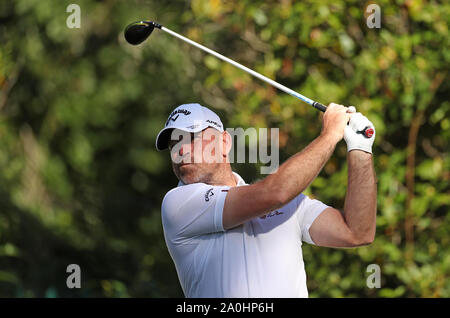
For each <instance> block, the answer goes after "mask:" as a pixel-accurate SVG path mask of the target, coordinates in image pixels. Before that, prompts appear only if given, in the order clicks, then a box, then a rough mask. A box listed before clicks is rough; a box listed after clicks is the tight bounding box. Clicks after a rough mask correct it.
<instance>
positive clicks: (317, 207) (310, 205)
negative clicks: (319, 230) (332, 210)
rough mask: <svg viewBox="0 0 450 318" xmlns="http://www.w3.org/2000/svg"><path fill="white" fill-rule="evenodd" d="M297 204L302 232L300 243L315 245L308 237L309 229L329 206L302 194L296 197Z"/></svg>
mask: <svg viewBox="0 0 450 318" xmlns="http://www.w3.org/2000/svg"><path fill="white" fill-rule="evenodd" d="M297 204H298V206H297V217H298V220H299V225H300V229H301V232H302V241H304V242H306V243H309V244H312V245H316V244H315V243H314V241H313V240H312V238H311V236H310V235H309V228H310V227H311V225H312V224H313V222H314V220H315V219H316V218H317V217H318V216H319V215H320V213H322V212H323V210H325V209H326V208H329V206H328V205H326V204H324V203H322V202H320V201H319V200H315V199H310V198H309V197H308V196H306V195H304V194H300V195H299V196H298V197H297Z"/></svg>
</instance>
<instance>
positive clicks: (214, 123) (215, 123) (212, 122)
mask: <svg viewBox="0 0 450 318" xmlns="http://www.w3.org/2000/svg"><path fill="white" fill-rule="evenodd" d="M206 122H207V123H210V124H213V125H214V126H216V127H219V128H222V125H220V124H218V123H217V122H215V121H213V120H209V119H207V120H206Z"/></svg>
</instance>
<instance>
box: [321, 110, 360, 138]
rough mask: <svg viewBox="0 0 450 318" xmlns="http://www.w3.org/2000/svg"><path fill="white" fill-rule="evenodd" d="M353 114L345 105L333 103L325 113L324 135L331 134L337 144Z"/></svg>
mask: <svg viewBox="0 0 450 318" xmlns="http://www.w3.org/2000/svg"><path fill="white" fill-rule="evenodd" d="M352 115H354V114H352V113H351V112H350V111H349V109H348V108H347V107H345V106H342V105H338V104H334V103H331V104H330V105H328V107H327V110H326V111H325V114H324V115H323V124H322V132H321V135H322V136H329V137H331V140H332V141H333V142H334V144H337V143H338V142H339V141H340V140H341V139H342V137H343V136H344V129H345V127H346V126H347V123H348V122H349V120H350V118H351V116H352Z"/></svg>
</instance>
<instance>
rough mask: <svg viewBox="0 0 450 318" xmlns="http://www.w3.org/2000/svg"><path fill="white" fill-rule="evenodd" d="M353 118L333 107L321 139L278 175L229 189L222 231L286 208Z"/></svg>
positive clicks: (324, 161)
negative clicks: (283, 207)
mask: <svg viewBox="0 0 450 318" xmlns="http://www.w3.org/2000/svg"><path fill="white" fill-rule="evenodd" d="M350 116H351V114H349V113H347V108H346V107H344V106H341V105H337V104H330V105H329V106H328V108H327V111H326V112H325V114H324V117H323V128H322V132H321V134H320V136H319V137H317V138H316V139H315V140H314V141H313V142H312V143H311V144H309V145H308V146H307V147H306V148H305V149H304V150H303V151H301V152H300V153H297V154H296V155H294V156H292V157H291V158H289V160H287V161H286V162H285V163H283V164H282V165H281V166H280V167H279V168H278V170H277V172H275V173H273V174H271V175H269V176H267V177H266V178H264V179H263V180H261V181H259V182H256V183H254V184H251V185H249V186H244V187H232V188H230V190H229V192H228V195H227V197H226V199H225V204H224V208H223V227H224V228H225V229H230V228H233V227H235V226H237V225H240V224H242V223H244V222H247V221H249V220H251V219H253V218H256V217H258V216H262V215H264V214H267V213H268V212H270V211H273V210H275V209H278V208H280V207H282V206H283V205H285V204H287V203H288V202H289V201H291V200H292V199H293V198H295V197H296V196H297V195H299V194H300V193H301V192H303V191H304V190H305V189H306V188H307V187H308V186H309V184H310V183H311V182H312V181H313V180H314V179H315V178H316V176H317V175H318V174H319V172H320V170H321V169H322V168H323V166H324V165H325V163H326V162H327V161H328V159H329V158H330V156H331V154H332V153H333V151H334V148H335V146H336V144H337V143H338V142H339V141H340V140H341V139H342V137H343V135H344V128H345V126H346V125H347V122H348V121H349V119H350Z"/></svg>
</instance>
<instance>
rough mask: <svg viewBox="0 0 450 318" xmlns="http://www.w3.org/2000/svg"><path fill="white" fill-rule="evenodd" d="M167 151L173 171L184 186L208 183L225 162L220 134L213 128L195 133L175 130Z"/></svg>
mask: <svg viewBox="0 0 450 318" xmlns="http://www.w3.org/2000/svg"><path fill="white" fill-rule="evenodd" d="M169 150H170V156H171V160H172V168H173V171H174V173H175V175H176V176H177V178H178V179H179V180H181V181H182V182H183V183H184V184H190V183H196V182H204V183H208V181H209V180H211V179H212V176H213V175H214V172H215V171H216V170H217V169H219V167H220V166H219V165H220V164H221V163H223V162H225V160H224V156H223V153H224V145H223V138H222V133H221V132H219V131H218V130H216V129H214V128H206V129H204V130H202V131H200V132H197V133H188V132H185V131H182V130H179V129H175V130H174V131H173V132H172V138H171V140H170V141H169Z"/></svg>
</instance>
